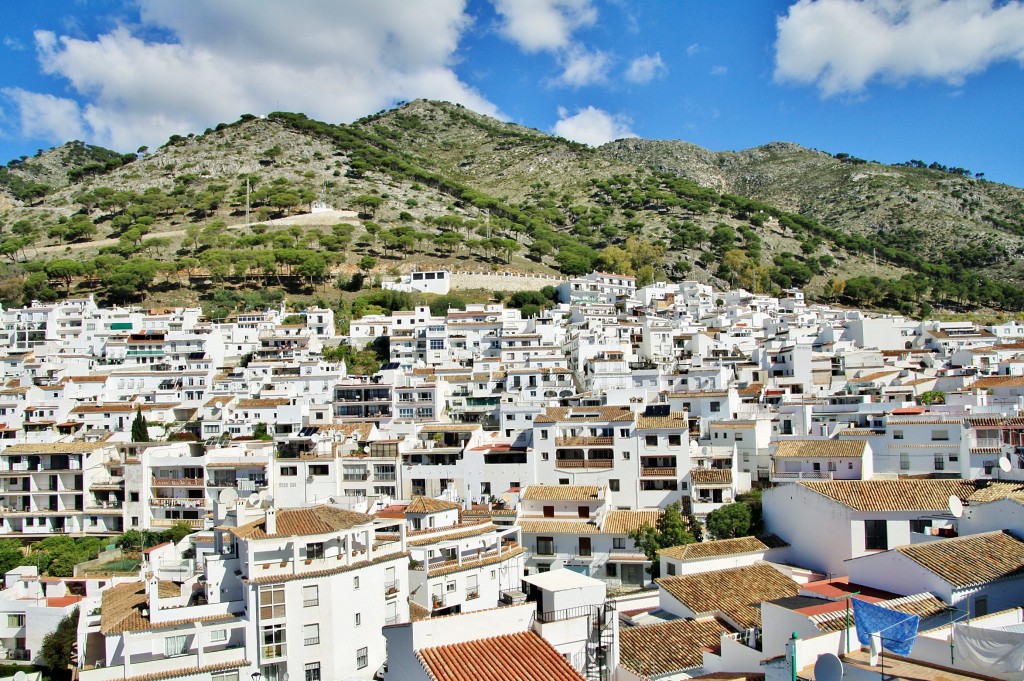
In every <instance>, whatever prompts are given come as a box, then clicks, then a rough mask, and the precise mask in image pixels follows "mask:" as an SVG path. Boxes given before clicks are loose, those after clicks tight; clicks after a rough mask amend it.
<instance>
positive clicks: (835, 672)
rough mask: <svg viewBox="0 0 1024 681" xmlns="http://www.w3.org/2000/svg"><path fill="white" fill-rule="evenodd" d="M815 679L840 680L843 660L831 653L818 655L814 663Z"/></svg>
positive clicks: (825, 680)
mask: <svg viewBox="0 0 1024 681" xmlns="http://www.w3.org/2000/svg"><path fill="white" fill-rule="evenodd" d="M814 678H815V681H841V679H842V678H843V661H842V660H840V659H839V658H838V657H836V656H835V655H834V654H832V653H825V654H823V655H818V661H817V662H815V663H814Z"/></svg>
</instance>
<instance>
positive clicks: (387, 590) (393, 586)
mask: <svg viewBox="0 0 1024 681" xmlns="http://www.w3.org/2000/svg"><path fill="white" fill-rule="evenodd" d="M399 587H401V583H400V582H399V581H398V580H397V579H395V580H392V581H390V582H384V595H385V596H394V595H395V594H397V593H398V589H399Z"/></svg>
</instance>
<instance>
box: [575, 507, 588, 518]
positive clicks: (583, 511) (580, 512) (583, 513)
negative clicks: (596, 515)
mask: <svg viewBox="0 0 1024 681" xmlns="http://www.w3.org/2000/svg"><path fill="white" fill-rule="evenodd" d="M576 517H577V518H589V517H590V507H589V506H577V507H576Z"/></svg>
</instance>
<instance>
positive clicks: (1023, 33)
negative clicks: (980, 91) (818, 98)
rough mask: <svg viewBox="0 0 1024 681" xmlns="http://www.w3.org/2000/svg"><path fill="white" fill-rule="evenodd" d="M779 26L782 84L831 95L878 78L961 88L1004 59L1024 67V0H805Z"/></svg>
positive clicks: (778, 70)
mask: <svg viewBox="0 0 1024 681" xmlns="http://www.w3.org/2000/svg"><path fill="white" fill-rule="evenodd" d="M777 29H778V38H777V41H776V44H775V78H776V80H777V81H780V82H781V81H793V82H797V83H805V84H815V85H817V87H818V88H819V89H820V90H821V93H822V94H823V95H824V96H830V95H835V94H839V93H843V92H859V91H861V90H863V89H864V88H865V87H866V85H867V84H868V82H869V81H871V80H872V79H875V78H880V79H882V80H885V81H888V82H893V83H903V82H905V81H907V80H910V79H913V78H923V79H934V80H942V81H946V82H948V83H951V84H953V85H958V84H960V83H962V82H963V81H964V79H965V78H966V77H967V76H969V75H971V74H973V73H978V72H980V71H983V70H984V69H986V68H987V67H988V66H989V65H990V64H992V63H994V62H997V61H1004V60H1017V61H1019V62H1021V64H1022V65H1024V2H1021V1H1020V0H1000V1H998V2H996V1H995V0H950V1H945V0H817V1H814V0H799V2H797V3H796V4H794V5H792V6H791V7H790V8H789V12H788V13H787V14H786V15H785V16H782V17H779V19H778V22H777Z"/></svg>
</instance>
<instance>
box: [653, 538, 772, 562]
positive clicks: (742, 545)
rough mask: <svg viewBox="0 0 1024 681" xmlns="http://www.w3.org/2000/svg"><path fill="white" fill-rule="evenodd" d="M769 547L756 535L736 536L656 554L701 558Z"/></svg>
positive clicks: (755, 550) (667, 549)
mask: <svg viewBox="0 0 1024 681" xmlns="http://www.w3.org/2000/svg"><path fill="white" fill-rule="evenodd" d="M776 540H777V541H781V540H779V539H778V538H777V537H774V538H773V539H770V540H769V541H771V542H772V544H775V542H776ZM783 544H785V542H783ZM770 548H773V546H772V545H770V544H768V543H765V542H764V541H761V539H759V538H758V537H736V538H735V539H716V540H714V541H705V542H696V543H694V544H686V545H684V546H669V547H668V548H664V549H661V550H660V551H658V555H659V556H667V557H669V558H674V559H676V560H703V559H707V558H717V557H719V556H734V555H738V554H741V553H759V552H762V551H767V550H768V549H770Z"/></svg>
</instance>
